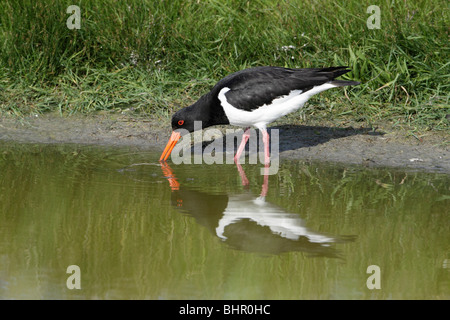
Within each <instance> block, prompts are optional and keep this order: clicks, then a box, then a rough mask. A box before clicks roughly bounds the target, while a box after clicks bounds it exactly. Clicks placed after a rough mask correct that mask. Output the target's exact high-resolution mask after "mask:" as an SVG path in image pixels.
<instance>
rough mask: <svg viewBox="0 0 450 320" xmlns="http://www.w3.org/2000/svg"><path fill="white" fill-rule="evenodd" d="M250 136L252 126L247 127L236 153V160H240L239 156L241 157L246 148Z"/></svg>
mask: <svg viewBox="0 0 450 320" xmlns="http://www.w3.org/2000/svg"><path fill="white" fill-rule="evenodd" d="M248 138H250V128H246V129H245V131H244V134H243V135H242V141H241V144H240V145H239V148H238V150H237V152H236V155H235V156H234V162H238V161H239V158H240V157H241V154H242V152H243V151H244V149H245V145H246V144H247V141H248Z"/></svg>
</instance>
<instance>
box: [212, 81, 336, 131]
mask: <svg viewBox="0 0 450 320" xmlns="http://www.w3.org/2000/svg"><path fill="white" fill-rule="evenodd" d="M334 87H336V86H335V85H333V84H331V83H324V84H322V85H319V86H315V87H314V88H312V89H311V90H308V91H306V92H305V93H302V90H292V91H291V92H289V94H288V95H285V96H283V97H280V98H277V99H274V100H273V101H272V102H271V103H270V104H265V105H263V106H261V107H259V108H258V109H254V110H252V111H245V110H240V109H237V108H235V107H233V106H232V105H231V104H230V103H229V102H228V101H227V98H226V96H225V94H226V93H227V92H228V91H230V88H228V87H224V88H222V90H220V92H219V96H218V98H219V100H220V103H221V105H222V107H223V109H224V111H225V114H226V116H227V118H228V121H229V122H230V124H231V125H235V126H241V127H250V126H255V127H256V128H265V127H266V125H267V124H269V123H271V122H273V121H275V120H276V119H278V118H280V117H282V116H285V115H287V114H288V113H291V112H293V111H295V110H297V109H300V108H301V107H303V105H304V104H305V102H306V101H308V100H309V98H311V97H312V96H313V95H315V94H317V93H319V92H322V91H324V90H327V89H330V88H334Z"/></svg>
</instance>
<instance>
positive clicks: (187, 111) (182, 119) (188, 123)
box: [159, 105, 204, 161]
mask: <svg viewBox="0 0 450 320" xmlns="http://www.w3.org/2000/svg"><path fill="white" fill-rule="evenodd" d="M194 106H195V105H192V106H189V107H186V108H183V109H181V110H178V111H177V112H176V113H175V114H174V115H173V116H172V121H171V124H172V135H171V136H170V138H169V142H167V145H166V147H165V149H164V151H163V153H162V155H161V158H160V159H159V161H166V160H167V159H168V158H169V156H170V154H171V153H172V150H173V148H175V145H176V144H177V142H178V140H180V138H181V137H182V136H183V135H186V134H189V133H190V132H194V131H196V130H201V129H202V125H203V123H204V121H202V114H201V113H199V111H198V108H195V107H194Z"/></svg>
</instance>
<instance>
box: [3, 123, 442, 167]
mask: <svg viewBox="0 0 450 320" xmlns="http://www.w3.org/2000/svg"><path fill="white" fill-rule="evenodd" d="M224 128H225V127H224ZM224 128H222V129H224ZM228 128H230V127H228ZM271 128H275V129H278V130H279V131H278V133H279V142H280V160H281V161H282V160H283V159H292V160H294V159H297V160H308V161H325V162H336V163H341V164H352V165H363V166H369V167H373V166H375V167H393V168H405V169H416V170H423V171H433V172H442V173H447V174H450V145H449V140H450V136H449V135H448V134H445V133H442V132H440V133H430V134H427V135H426V136H425V137H423V138H421V139H417V138H414V137H412V136H406V135H405V133H404V132H399V131H395V130H386V129H384V128H379V129H377V130H373V129H370V128H355V127H352V126H347V127H334V126H318V125H290V124H281V123H280V124H279V125H277V124H274V125H272V126H271ZM269 131H270V130H269ZM223 132H225V131H223ZM170 133H171V131H170V125H169V121H168V120H160V121H157V120H148V119H142V118H141V119H139V118H135V117H131V116H126V115H120V116H110V115H106V116H102V115H95V116H92V115H90V116H76V117H60V116H53V115H44V116H39V117H30V118H22V119H15V118H3V119H0V141H15V142H21V143H52V144H55V143H77V144H94V145H108V146H137V147H141V148H144V149H152V150H155V151H162V150H163V148H164V146H165V144H166V142H167V139H168V137H169V136H170Z"/></svg>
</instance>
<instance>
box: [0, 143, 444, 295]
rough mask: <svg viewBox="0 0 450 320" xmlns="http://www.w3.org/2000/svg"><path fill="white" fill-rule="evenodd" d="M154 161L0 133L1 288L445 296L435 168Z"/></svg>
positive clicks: (133, 153) (144, 154)
mask: <svg viewBox="0 0 450 320" xmlns="http://www.w3.org/2000/svg"><path fill="white" fill-rule="evenodd" d="M158 158H159V152H149V151H145V150H139V149H135V148H115V149H114V148H106V147H92V146H77V145H27V144H11V143H4V142H2V143H0V191H1V193H0V298H2V299H449V298H450V250H449V244H450V241H449V240H450V236H449V235H450V232H449V231H450V230H449V228H450V227H449V219H448V218H449V208H450V190H449V187H450V176H449V175H448V174H447V175H446V174H442V173H441V174H438V173H420V172H412V171H409V172H404V171H401V170H393V169H368V168H363V167H354V166H344V165H339V166H337V165H325V164H318V163H305V162H295V161H291V162H288V161H285V162H282V163H281V167H280V170H279V172H278V174H277V175H274V176H269V177H268V179H266V180H265V177H264V176H261V175H260V166H259V165H243V166H242V171H241V173H240V172H239V170H238V168H237V167H236V166H234V165H178V166H175V165H170V162H169V166H165V167H162V166H161V165H160V164H159V163H158V161H157V160H158ZM245 178H246V179H247V180H248V184H247V185H243V184H242V181H245ZM71 265H77V266H79V268H80V273H79V275H80V277H79V278H77V280H80V285H81V289H72V290H70V289H68V287H67V280H68V278H69V277H71V275H72V274H71V273H67V268H68V266H71ZM373 265H375V266H378V267H379V269H378V270H379V272H377V271H376V272H375V273H374V272H373V271H369V273H368V267H369V266H373ZM368 278H370V279H369V281H368ZM378 280H379V281H378ZM367 282H369V285H370V284H379V285H380V289H376V288H375V289H369V288H368V285H367Z"/></svg>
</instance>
